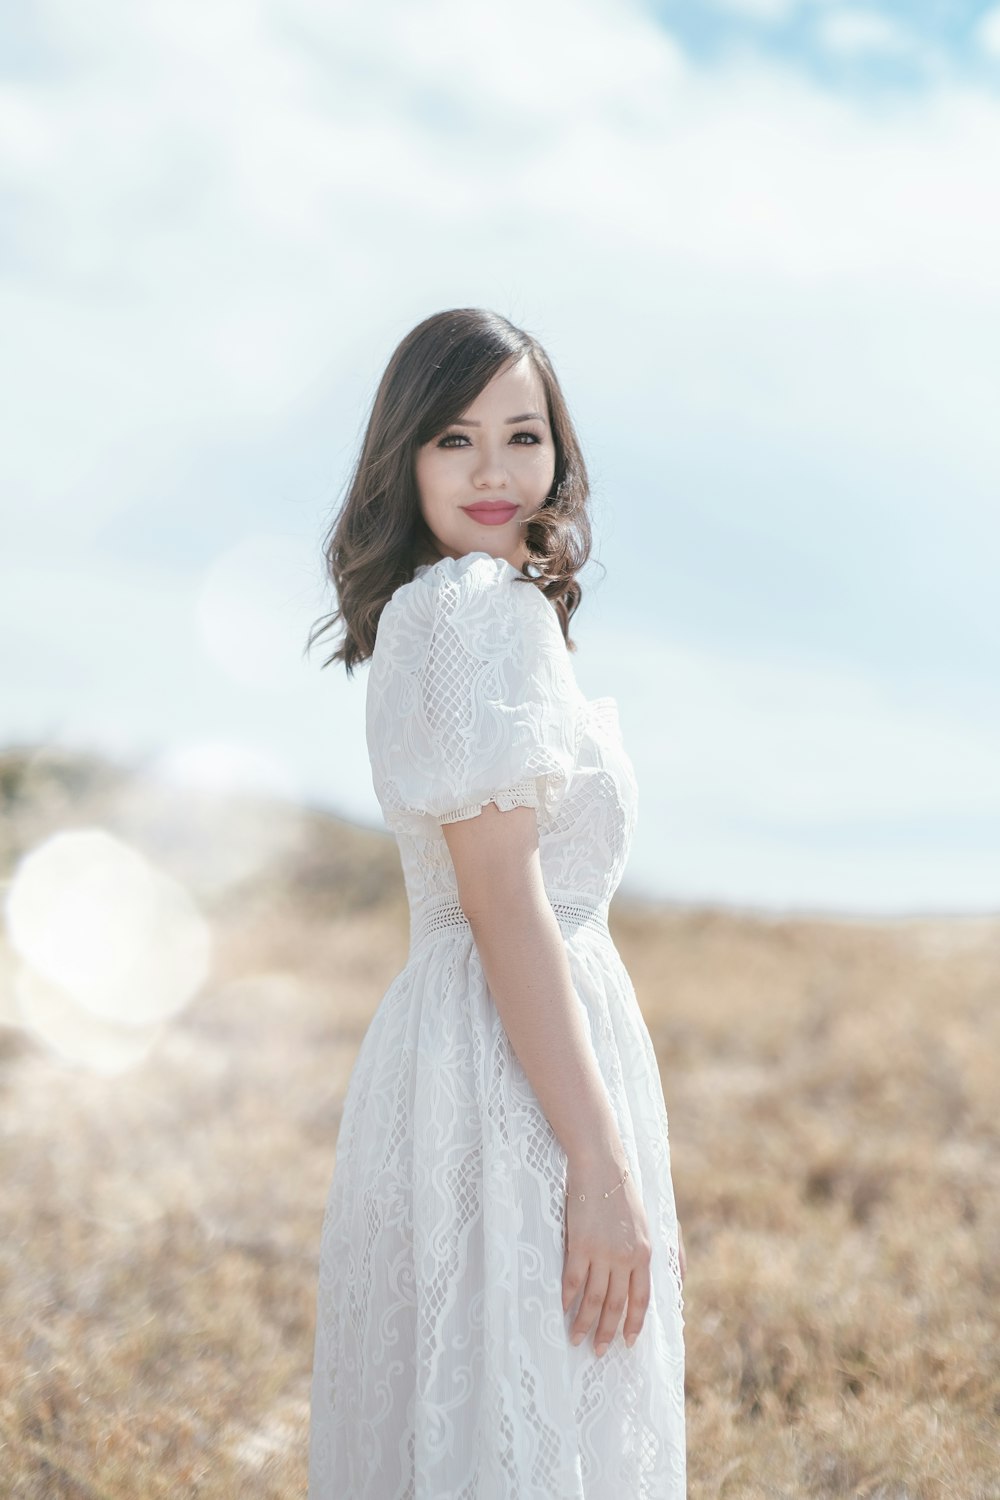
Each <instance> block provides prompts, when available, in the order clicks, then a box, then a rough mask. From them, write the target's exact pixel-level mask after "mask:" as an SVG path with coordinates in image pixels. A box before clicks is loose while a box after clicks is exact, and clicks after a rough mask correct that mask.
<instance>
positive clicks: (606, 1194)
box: [566, 1167, 628, 1203]
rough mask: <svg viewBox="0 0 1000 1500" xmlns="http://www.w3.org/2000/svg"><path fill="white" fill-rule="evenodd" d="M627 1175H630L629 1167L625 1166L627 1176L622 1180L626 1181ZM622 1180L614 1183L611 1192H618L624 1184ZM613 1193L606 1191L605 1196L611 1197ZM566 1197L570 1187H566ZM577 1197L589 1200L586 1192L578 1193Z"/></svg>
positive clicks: (583, 1201)
mask: <svg viewBox="0 0 1000 1500" xmlns="http://www.w3.org/2000/svg"><path fill="white" fill-rule="evenodd" d="M627 1176H628V1167H626V1168H625V1176H624V1177H623V1178H622V1182H624V1181H625V1177H627ZM622 1182H616V1183H615V1185H614V1187H613V1188H612V1189H611V1193H617V1191H618V1189H619V1188H620V1187H621V1185H622ZM611 1193H605V1194H604V1196H605V1198H610V1197H611ZM566 1197H567V1198H568V1197H569V1188H567V1189H566ZM577 1197H578V1198H579V1200H580V1202H581V1203H586V1201H587V1195H586V1193H578V1194H577Z"/></svg>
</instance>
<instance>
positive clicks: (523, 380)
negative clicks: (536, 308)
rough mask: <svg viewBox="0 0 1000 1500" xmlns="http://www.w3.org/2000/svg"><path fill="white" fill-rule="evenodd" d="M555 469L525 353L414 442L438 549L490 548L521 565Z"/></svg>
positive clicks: (535, 377)
mask: <svg viewBox="0 0 1000 1500" xmlns="http://www.w3.org/2000/svg"><path fill="white" fill-rule="evenodd" d="M555 469H556V451H555V445H554V443H553V439H552V433H551V431H550V429H549V422H548V412H547V406H546V401H545V388H544V386H543V385H542V381H541V377H540V376H539V374H538V372H537V370H536V369H535V366H534V364H533V362H532V360H531V359H530V358H529V356H528V355H523V356H522V357H521V358H520V359H519V360H517V362H516V363H514V364H511V365H508V366H507V367H506V368H505V369H503V370H501V371H500V372H499V373H498V374H496V375H494V377H493V379H492V380H491V381H490V382H489V384H488V385H487V386H485V387H484V389H483V390H482V391H480V393H479V395H478V396H477V397H476V399H475V401H474V402H473V403H472V405H471V406H470V407H468V409H467V410H466V411H464V412H462V414H461V416H460V417H459V418H458V419H457V420H456V421H454V422H452V423H451V425H450V426H448V427H446V428H445V429H444V430H443V431H442V432H439V433H438V434H437V435H436V436H435V437H434V438H432V439H431V441H430V442H429V443H424V444H423V445H422V447H420V448H418V449H417V453H416V463H415V472H416V481H417V490H418V491H419V494H420V510H421V513H422V515H423V518H424V520H425V521H426V522H427V525H428V526H429V527H430V529H431V531H432V533H433V535H434V538H435V540H436V542H437V546H438V549H439V551H440V553H441V556H442V557H465V555H466V554H467V553H469V552H489V553H491V554H492V555H493V556H494V557H505V558H506V559H507V561H508V562H509V563H512V564H513V566H514V567H515V568H521V567H522V565H523V563H524V561H525V560H526V558H527V546H526V543H525V540H524V533H525V523H526V522H527V521H528V520H530V518H531V517H532V516H533V515H534V514H535V512H536V511H538V510H540V509H541V507H542V502H543V501H544V500H545V498H546V496H547V495H548V494H549V491H550V490H551V488H552V481H553V479H554V478H555ZM470 507H472V508H471V509H470ZM476 507H479V509H478V510H477V509H476Z"/></svg>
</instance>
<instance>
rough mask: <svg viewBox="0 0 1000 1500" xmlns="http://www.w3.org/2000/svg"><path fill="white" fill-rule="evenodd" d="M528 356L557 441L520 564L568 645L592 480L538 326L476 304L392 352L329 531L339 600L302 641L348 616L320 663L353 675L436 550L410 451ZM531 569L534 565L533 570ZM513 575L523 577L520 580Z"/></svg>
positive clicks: (418, 331)
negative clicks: (398, 595)
mask: <svg viewBox="0 0 1000 1500" xmlns="http://www.w3.org/2000/svg"><path fill="white" fill-rule="evenodd" d="M524 355H527V356H528V358H529V359H531V361H532V363H533V364H534V367H535V369H536V370H537V372H538V375H539V377H540V379H541V382H542V385H543V387H544V390H545V396H546V402H547V405H548V420H549V426H550V429H551V432H552V436H553V440H554V444H555V473H554V476H553V481H552V488H551V490H550V492H549V494H548V495H547V496H546V498H545V500H544V502H543V504H542V506H541V508H540V509H539V510H538V511H537V512H536V513H535V515H534V516H533V517H532V518H531V519H530V520H529V521H528V522H527V524H526V525H525V528H524V536H525V545H526V548H527V553H528V557H527V561H526V563H525V566H524V569H523V570H522V573H523V576H524V578H525V579H527V580H528V581H529V582H530V584H531V586H532V587H534V588H538V589H540V590H541V592H542V593H543V594H545V596H546V598H547V599H549V601H550V602H551V603H552V605H553V607H554V608H555V610H556V613H557V615H558V617H559V623H560V626H561V627H562V632H563V636H564V638H565V640H566V646H567V649H568V650H570V651H575V650H576V644H575V642H574V641H573V640H572V639H571V637H570V634H569V622H570V619H571V618H572V616H573V614H574V612H575V611H576V609H577V608H578V606H579V603H580V600H581V598H582V594H583V590H582V589H581V586H580V584H579V582H578V581H577V577H576V574H577V572H578V571H579V569H580V568H582V567H583V565H584V563H585V562H586V561H587V559H588V558H589V556H590V547H591V529H590V517H589V514H588V511H587V501H588V498H589V495H590V483H589V480H588V477H587V469H586V465H585V464H584V461H583V455H582V453H581V451H580V444H579V442H578V440H577V436H576V432H575V431H574V428H573V423H572V421H571V420H570V415H569V411H568V409H567V406H566V402H565V399H564V397H563V394H562V391H561V389H560V387H559V382H558V380H557V379H556V375H555V371H554V370H553V368H552V364H551V362H550V360H549V357H548V355H547V354H546V352H545V350H544V349H543V348H542V346H541V344H540V343H539V342H538V340H537V339H536V338H535V337H534V335H533V334H530V333H526V332H525V331H524V330H523V329H521V328H516V327H515V326H514V324H513V323H510V322H508V320H507V319H506V318H503V317H501V316H500V315H499V314H498V313H493V312H487V311H483V310H481V309H479V308H474V307H463V308H457V309H454V310H452V311H451V312H441V313H435V314H434V315H433V316H432V317H429V318H426V319H425V320H424V322H422V323H419V324H418V325H417V327H416V328H414V329H413V330H412V331H411V332H410V333H408V334H407V335H406V337H405V338H404V339H403V340H402V342H401V343H400V344H399V345H398V347H397V348H396V350H395V352H394V354H393V355H392V358H391V359H390V360H389V363H388V365H387V366H386V369H385V373H384V374H383V376H382V379H381V382H380V383H379V387H378V390H377V392H376V394H375V400H374V402H373V405H372V411H371V416H370V417H369V419H368V425H367V428H366V430H365V435H364V439H363V441H362V444H361V451H360V454H359V456H358V460H357V463H356V464H355V467H354V472H353V474H352V476H351V479H350V483H349V488H348V491H347V498H346V500H345V501H344V503H343V506H342V507H341V509H340V511H339V513H338V514H337V515H336V516H335V517H334V520H333V521H332V523H331V525H330V528H329V531H328V532H327V535H326V536H325V538H324V543H323V551H324V556H325V558H326V573H327V576H328V578H329V580H330V582H331V583H332V585H333V588H334V590H335V592H336V596H337V600H338V608H336V609H335V610H334V611H333V612H332V613H330V614H328V615H324V616H323V617H322V618H321V619H320V620H318V621H316V623H315V624H314V625H313V627H312V629H311V631H310V633H309V638H308V641H307V643H306V652H307V653H308V651H309V649H310V648H311V646H312V644H313V641H314V640H316V639H318V637H320V636H322V635H325V634H326V633H327V632H328V631H330V630H332V629H334V627H335V626H336V625H338V624H339V623H340V622H343V625H344V635H343V638H342V640H341V642H340V645H339V646H338V647H337V649H336V650H335V651H334V652H333V654H332V655H331V656H329V657H328V658H327V659H326V661H324V662H323V666H324V667H327V666H330V665H331V664H332V663H333V662H343V663H344V666H345V668H346V671H347V675H348V676H349V677H350V676H351V675H353V670H354V667H355V666H357V665H358V664H359V663H361V662H364V661H367V660H368V658H369V657H370V656H371V654H372V651H373V649H374V646H375V634H376V631H377V629H378V622H379V616H380V615H381V613H382V610H383V608H384V606H385V604H386V603H387V602H388V600H389V598H390V597H391V595H392V594H393V593H394V592H395V590H396V589H397V588H399V587H400V585H401V584H403V583H406V582H408V581H409V579H411V578H412V577H413V573H414V570H415V569H416V568H417V567H418V566H419V565H420V564H421V563H422V562H427V561H432V560H433V559H434V558H435V556H436V555H437V547H436V544H435V541H434V537H433V535H432V533H431V531H430V528H429V527H428V526H427V523H426V522H425V520H424V518H423V515H422V513H421V510H420V495H419V491H418V489H417V482H416V477H415V466H414V459H415V457H416V452H417V449H418V448H419V447H421V446H422V445H423V444H424V443H428V442H430V441H431V439H432V438H433V437H435V436H436V435H437V434H438V433H439V432H440V431H441V430H442V429H443V428H444V427H447V426H448V425H449V423H451V422H454V421H455V420H456V419H457V418H458V417H460V416H461V415H462V413H463V412H464V411H466V410H467V409H468V407H469V406H470V404H471V403H472V402H473V401H475V399H476V397H477V396H478V395H479V393H480V391H482V390H483V388H484V387H485V386H486V385H488V384H489V382H490V381H491V380H492V379H493V377H494V375H496V374H498V373H499V371H500V370H502V369H504V368H505V367H506V366H507V365H508V364H511V363H513V362H514V361H515V360H517V359H520V358H521V357H522V356H524ZM528 567H532V568H534V569H535V570H536V571H535V572H534V573H528V572H527V569H528ZM514 581H515V582H520V580H519V579H515V580H514Z"/></svg>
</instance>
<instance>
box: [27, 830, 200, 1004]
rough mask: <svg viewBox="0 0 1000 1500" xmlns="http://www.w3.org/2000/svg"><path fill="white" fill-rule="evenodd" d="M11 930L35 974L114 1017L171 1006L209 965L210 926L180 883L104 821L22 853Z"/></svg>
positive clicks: (188, 994)
mask: <svg viewBox="0 0 1000 1500" xmlns="http://www.w3.org/2000/svg"><path fill="white" fill-rule="evenodd" d="M7 929H8V933H9V936H10V942H11V946H12V947H13V949H14V951H15V952H16V953H17V954H18V955H19V956H20V958H21V959H22V960H23V962H24V964H26V965H27V967H28V968H29V969H30V970H31V971H32V972H33V974H34V975H35V976H36V977H37V979H38V980H40V981H43V982H44V983H46V984H47V985H49V986H54V987H55V988H56V989H57V990H59V991H61V992H63V993H64V994H66V995H67V996H69V997H70V998H71V1000H72V1001H73V1002H75V1004H76V1006H77V1007H79V1008H80V1009H82V1010H84V1011H86V1012H88V1013H89V1014H90V1015H91V1016H93V1017H96V1018H98V1019H100V1020H103V1021H107V1022H111V1023H114V1024H116V1025H119V1026H124V1027H137V1028H148V1027H150V1026H153V1025H155V1024H157V1023H158V1022H160V1021H163V1020H165V1019H166V1018H167V1017H169V1016H172V1015H175V1014H176V1013H177V1012H178V1011H179V1010H181V1009H182V1008H183V1007H184V1006H185V1005H187V1003H188V1002H189V1001H190V1000H191V998H192V996H193V995H194V994H195V993H196V991H197V990H198V989H199V988H200V986H201V985H202V984H203V983H204V980H205V978H206V977H207V974H208V971H209V964H210V956H211V934H210V932H209V928H208V924H207V923H206V922H205V920H204V918H203V917H202V916H201V914H200V913H199V912H198V910H197V908H196V907H195V905H194V903H193V901H192V900H191V897H190V896H189V895H188V893H187V891H186V890H185V889H184V887H183V886H182V885H180V884H179V883H178V882H177V881H176V880H174V879H172V878H171V877H170V876H168V875H165V874H163V873H162V872H161V871H159V870H157V869H155V868H154V867H153V866H152V865H151V864H150V863H149V862H148V861H147V860H145V859H144V858H143V857H142V856H141V855H140V854H138V853H137V852H136V851H135V850H134V849H131V848H129V846H128V845H127V844H124V843H122V841H121V840H119V839H117V838H115V837H113V836H112V835H111V834H109V833H107V832H106V831H105V830H104V829H101V828H86V829H78V830H73V831H67V832H63V833H57V834H54V835H53V836H52V837H51V838H49V839H46V840H45V842H44V843H42V844H40V845H39V846H38V847H37V848H36V849H34V850H32V851H31V853H29V854H28V855H26V856H25V857H24V858H23V859H22V860H21V862H20V864H19V865H18V867H17V869H16V871H15V872H14V877H13V880H12V882H11V887H10V891H9V893H8V896H7Z"/></svg>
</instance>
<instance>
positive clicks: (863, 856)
mask: <svg viewBox="0 0 1000 1500" xmlns="http://www.w3.org/2000/svg"><path fill="white" fill-rule="evenodd" d="M3 26H4V28H5V30H6V32H7V35H6V36H5V38H4V40H3V45H2V47H0V59H2V61H0V312H2V317H3V327H4V329H5V336H4V339H3V346H2V349H0V394H2V398H3V409H4V413H5V417H6V419H7V421H6V424H5V426H6V429H7V430H6V432H5V438H4V442H3V444H2V445H0V487H2V488H0V494H2V496H3V505H4V517H5V520H4V548H3V555H2V557H0V611H2V620H0V623H2V633H0V671H2V680H3V687H4V691H3V697H2V703H0V741H5V742H11V741H19V740H32V741H34V740H40V741H46V742H56V743H60V744H79V745H92V746H103V747H106V748H108V749H110V750H112V751H116V752H119V753H123V754H129V755H131V754H139V753H142V754H144V755H146V756H148V757H150V758H151V759H152V760H153V762H154V763H155V764H156V765H157V766H158V768H159V769H160V770H161V772H162V774H164V775H169V776H174V777H182V778H188V779H191V780H198V779H206V778H207V779H211V778H215V779H216V780H218V781H219V782H221V783H222V784H225V783H227V782H232V781H239V780H246V781H252V782H254V783H255V784H263V785H267V786H273V787H275V788H277V789H279V790H281V791H282V792H284V793H287V794H288V795H291V796H299V797H304V798H306V799H308V800H309V801H311V802H314V803H318V804H321V805H324V806H328V807H330V808H333V809H334V810H336V811H338V812H341V813H342V814H344V815H345V816H348V817H350V818H352V819H356V820H358V821H361V822H371V823H372V824H375V825H377V824H378V822H379V814H378V808H377V804H376V803H375V800H374V794H373V792H372V789H371V783H370V776H369V770H368V764H367V756H366V751H365V746H364V685H365V673H364V671H362V672H360V673H359V674H358V675H357V676H356V677H355V679H354V681H353V682H349V681H348V680H347V679H346V677H345V676H344V674H343V673H342V672H339V673H338V672H335V670H334V669H332V668H331V669H327V670H325V671H321V670H320V665H319V664H320V661H321V659H322V650H321V648H315V649H314V652H313V655H312V657H311V658H310V659H308V660H306V659H304V658H303V656H302V648H303V645H304V640H305V635H306V632H307V630H308V628H309V625H310V624H311V622H312V620H313V619H314V618H315V617H316V616H317V615H318V614H319V613H321V612H322V611H323V610H324V608H325V607H326V606H325V603H324V596H323V593H322V584H321V576H320V571H319V570H320V561H321V559H320V543H321V538H322V534H323V532H324V530H325V527H326V524H327V521H328V518H329V516H330V514H331V512H332V510H333V508H334V506H335V505H336V504H337V503H338V500H339V497H340V495H341V493H342V489H343V486H344V484H345V482H346V479H347V476H348V471H349V467H350V464H351V461H352V458H353V455H354V452H355V448H356V445H357V441H358V438H359V435H360V431H361V428H362V425H363V422H364V420H365V417H366V415H367V409H368V404H369V402H370V400H371V396H372V393H373V391H374V387H375V384H376V382H377V380H378V377H379V375H380V373H381V370H382V368H383V366H384V363H385V360H386V359H387V358H388V355H389V354H390V353H391V351H392V349H393V347H394V346H395V344H396V343H397V342H398V340H399V338H400V337H402V335H403V334H404V333H405V332H406V331H407V330H408V329H409V328H410V327H411V326H412V325H413V324H414V323H416V322H417V321H419V320H420V319H421V318H422V317H424V316H426V315H427V314H428V313H429V312H432V311H435V310H438V309H441V308H445V307H449V306H465V305H479V306H489V307H494V308H496V309H497V310H498V311H500V312H503V313H505V314H506V315H507V316H509V317H511V318H512V319H513V320H514V321H515V322H519V323H522V324H524V325H525V326H527V327H529V328H531V329H532V330H533V331H534V332H535V333H537V334H538V335H539V337H541V339H542V341H543V342H544V343H545V344H546V346H547V348H548V349H549V351H550V353H551V355H552V357H553V359H554V361H555V364H556V367H557V369H558V371H559V373H560V376H561V379H562V381H563V384H564V387H565V390H566V393H567V396H568V398H569V400H570V403H571V407H572V409H573V412H574V415H575V418H576V421H577V425H578V427H579V430H580V432H581V436H582V439H583V443H584V448H585V452H586V454H587V458H588V461H589V464H590V468H591V477H592V480H593V490H594V495H593V508H594V527H595V542H596V545H595V564H594V565H592V566H591V567H590V568H589V569H588V572H587V574H586V575H585V580H584V581H585V584H586V585H587V594H586V599H585V603H584V605H583V608H582V609H581V611H580V612H579V614H578V616H577V622H578V623H577V628H576V630H575V635H576V637H577V639H578V641H579V644H580V650H579V652H578V654H577V656H576V657H575V666H576V671H577V675H578V677H579V679H580V682H581V685H582V686H583V687H584V690H585V691H586V692H587V693H588V694H589V695H591V696H598V695H600V694H603V693H607V692H613V693H615V694H616V695H617V696H618V698H619V705H620V712H621V720H622V724H623V728H624V731H625V735H626V740H627V743H628V745H629V748H630V750H631V752H632V757H633V760H634V761H635V764H636V770H637V774H638V778H639V784H640V793H641V805H640V818H639V827H638V830H637V834H636V841H635V845H634V850H633V857H632V860H631V863H630V868H629V872H628V876H627V878H626V884H627V885H628V886H629V887H630V888H631V889H634V890H637V891H640V890H641V891H643V892H646V893H648V894H650V895H654V896H664V897H672V898H675V899H679V900H718V901H722V902H725V903H727V904H736V905H745V906H751V907H757V908H765V909H768V910H775V909H810V910H831V911H838V912H857V913H859V914H864V913H884V912H908V911H924V910H941V911H974V910H987V909H992V910H995V909H996V908H997V905H998V889H1000V695H998V692H997V684H998V678H1000V623H998V622H1000V612H998V611H997V609H996V606H995V603H994V601H993V598H992V595H993V593H994V592H995V575H996V571H997V569H996V563H997V558H998V556H1000V506H998V503H997V500H998V494H1000V423H998V422H997V420H996V409H997V397H998V390H997V386H998V378H997V368H998V367H997V360H996V350H997V348H998V347H1000V271H998V269H997V268H998V267H1000V195H998V193H997V189H996V180H997V164H998V161H1000V6H993V7H990V6H971V5H953V4H944V3H939V4H927V5H923V6H919V5H917V6H906V7H904V6H902V5H900V4H894V5H890V4H883V5H878V6H876V5H866V6H861V5H847V4H839V3H834V0H725V3H723V0H715V3H711V4H704V5H700V6H687V5H681V4H668V3H657V4H646V5H642V4H635V3H629V0H551V3H549V4H547V5H545V6H542V7H539V6H538V5H533V4H528V3H527V0H510V3H509V4H508V5H506V6H505V7H504V8H503V12H502V14H499V13H497V12H496V11H495V10H494V9H490V10H486V9H485V8H481V9H480V10H477V8H475V7H468V6H467V5H460V4H458V3H457V0H430V3H428V4H426V5H423V6H420V7H416V6H413V5H412V4H408V3H404V0H398V3H392V4H389V3H386V0H377V3H375V4H373V5H371V6H369V7H367V8H366V9H365V10H364V11H363V12H362V11H361V10H360V8H358V7H354V6H348V5H346V4H340V3H320V0H282V3H277V0H274V3H264V0H260V3H257V4H252V5H251V4H246V3H240V4H236V3H235V0H233V3H220V4H216V5H213V6H210V7H206V6H204V5H199V4H196V3H193V0H181V3H178V4H175V5H172V6H170V7H164V6H153V5H148V4H139V5H136V4H128V5H126V4H125V3H124V0H95V3H93V4H92V5H89V6H88V7H87V8H86V14H84V13H83V12H81V11H80V9H79V7H73V6H71V5H70V4H68V3H67V0H41V3H38V4H36V5H34V6H33V7H25V8H22V10H21V11H20V12H19V13H16V14H14V15H8V16H6V17H5V19H4V22H3ZM597 560H599V563H600V564H601V565H603V566H598V565H597Z"/></svg>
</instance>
